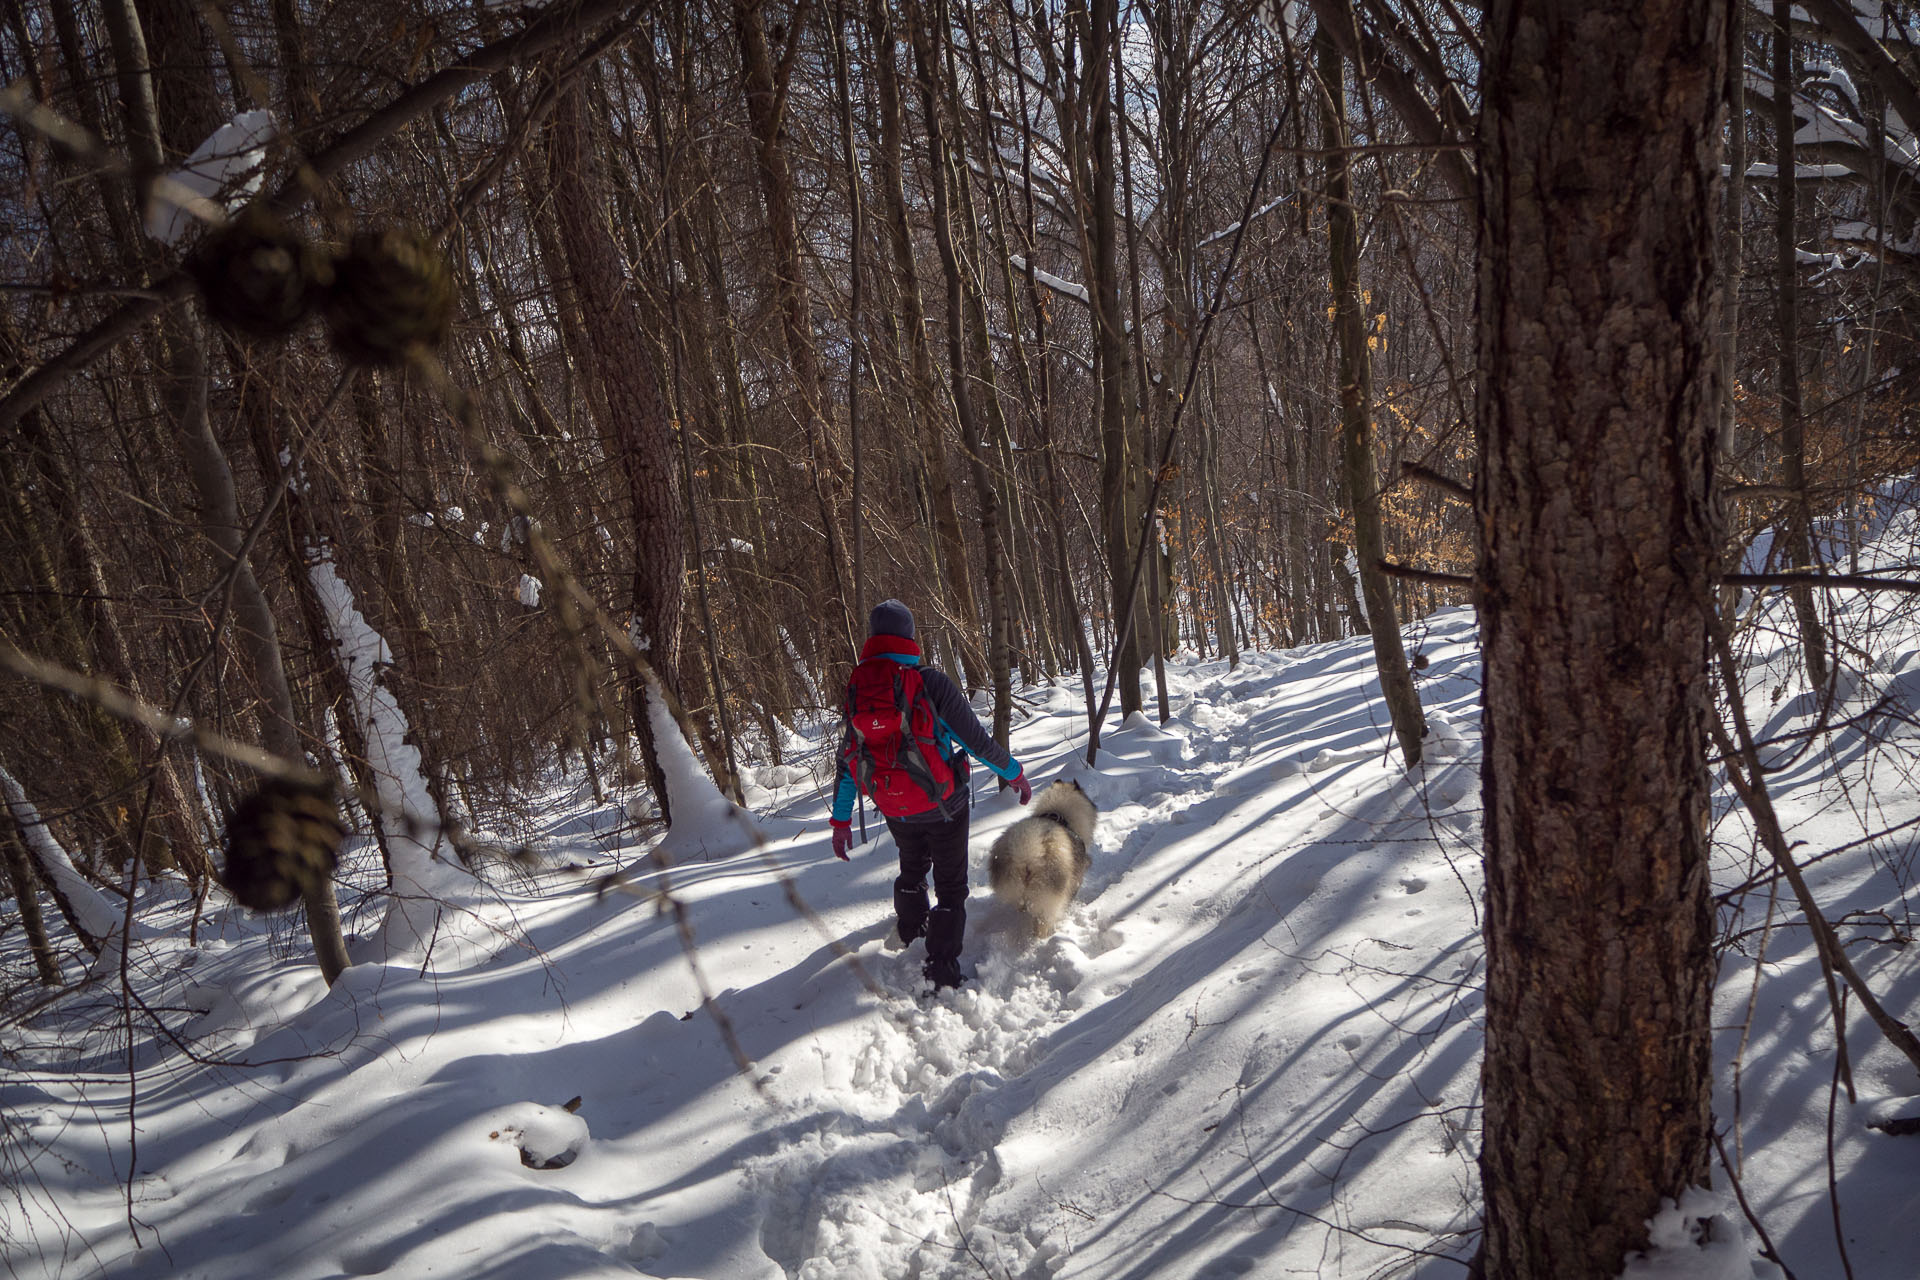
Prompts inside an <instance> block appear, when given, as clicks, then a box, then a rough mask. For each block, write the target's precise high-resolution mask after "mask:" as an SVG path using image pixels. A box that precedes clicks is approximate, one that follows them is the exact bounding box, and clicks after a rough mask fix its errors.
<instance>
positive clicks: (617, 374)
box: [550, 82, 696, 822]
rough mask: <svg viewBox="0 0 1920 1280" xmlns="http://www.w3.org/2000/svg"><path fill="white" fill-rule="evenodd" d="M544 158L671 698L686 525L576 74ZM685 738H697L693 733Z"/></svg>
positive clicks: (645, 622) (654, 771)
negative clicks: (606, 217)
mask: <svg viewBox="0 0 1920 1280" xmlns="http://www.w3.org/2000/svg"><path fill="white" fill-rule="evenodd" d="M551 161H552V167H551V170H550V176H551V179H552V183H553V197H554V213H555V215H556V220H557V221H558V223H559V227H560V236H561V239H562V240H563V241H564V242H565V244H566V254H567V265H568V268H569V270H570V271H571V273H572V281H573V291H574V296H575V298H576V299H577V301H578V303H579V306H580V319H581V325H582V328H583V329H584V331H585V336H586V339H587V349H586V351H585V352H584V353H583V354H584V355H585V357H586V359H585V362H584V363H585V364H586V366H587V368H588V369H589V371H590V374H591V376H592V378H593V380H594V381H595V382H597V383H598V384H599V386H600V389H601V396H600V402H601V403H602V404H603V405H604V406H605V413H606V414H607V417H606V418H605V419H603V420H602V422H601V423H600V429H601V436H602V439H603V441H604V447H605V448H606V450H607V453H608V456H609V457H611V458H613V459H615V460H617V462H618V464H619V466H620V469H621V472H622V474H623V475H624V477H625V480H626V485H627V499H628V507H629V518H630V519H631V521H632V527H633V541H634V564H633V618H634V641H635V643H636V644H638V645H639V646H640V648H641V649H642V650H643V651H644V652H645V653H646V654H647V660H648V662H649V663H651V664H652V666H653V669H654V673H655V674H656V675H657V676H658V677H659V678H660V679H661V680H662V681H663V682H665V683H666V684H667V687H668V691H669V692H670V693H673V694H675V695H676V696H677V694H678V690H677V689H676V688H675V687H674V686H675V684H676V683H677V675H678V672H679V670H680V630H681V628H680V623H681V612H682V608H683V605H684V603H685V599H684V597H685V587H684V582H685V566H684V563H683V554H682V548H683V546H684V544H685V539H686V530H685V528H684V520H683V515H682V511H681V503H680V490H679V485H678V484H677V482H676V480H675V466H674V457H675V454H674V444H673V428H672V425H671V424H670V423H669V422H668V421H667V410H666V402H665V401H664V400H663V399H662V397H661V394H660V379H659V376H658V374H657V373H656V371H655V367H654V366H655V364H656V360H655V358H654V355H653V353H652V352H650V351H649V350H648V343H647V341H646V339H645V337H644V336H643V335H642V333H641V330H640V320H639V317H638V316H637V315H636V314H635V313H634V304H633V299H632V298H631V297H630V296H629V295H628V293H627V285H626V280H627V268H626V265H625V263H624V262H623V261H622V255H621V251H620V246H619V244H618V243H617V242H616V241H615V240H614V239H613V237H612V235H611V234H610V233H609V232H608V230H607V228H606V224H605V222H604V220H603V219H604V212H603V211H604V210H605V209H606V207H607V203H608V192H609V189H610V188H609V184H608V182H607V180H606V177H605V174H604V171H603V170H602V168H601V162H600V158H599V149H598V148H597V147H595V146H594V144H593V140H592V137H591V135H590V130H589V127H588V121H587V115H586V95H585V93H584V92H583V89H582V86H581V85H580V84H579V83H578V82H576V83H575V84H574V85H573V86H571V87H570V88H568V89H566V90H564V91H563V92H562V96H561V99H560V101H559V103H558V104H557V105H556V106H555V107H554V116H553V150H552V155H551ZM629 691H630V700H631V702H632V704H633V707H634V715H633V721H634V735H635V737H636V738H638V740H639V742H640V752H641V756H642V758H643V759H644V760H645V762H646V768H647V777H648V781H649V783H650V784H651V785H652V787H653V793H654V798H655V799H656V800H657V801H658V802H659V805H660V813H661V816H662V817H664V818H666V819H667V820H668V821H669V822H671V821H672V815H671V814H670V813H669V811H668V807H667V787H666V777H665V775H664V774H663V773H662V772H661V768H660V760H659V751H658V748H657V747H656V745H655V743H654V739H653V725H652V719H651V717H650V716H649V715H648V713H647V709H646V708H647V703H648V701H649V699H650V698H651V697H652V694H651V693H650V692H649V690H648V688H647V683H646V681H645V680H643V679H641V678H639V677H638V676H637V675H636V676H634V677H633V678H632V679H631V680H630V683H629ZM670 705H671V704H670ZM688 741H689V743H692V742H694V741H696V739H695V738H694V736H693V735H692V734H691V733H689V735H688Z"/></svg>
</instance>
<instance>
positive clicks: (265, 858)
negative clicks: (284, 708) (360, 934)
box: [222, 778, 347, 911]
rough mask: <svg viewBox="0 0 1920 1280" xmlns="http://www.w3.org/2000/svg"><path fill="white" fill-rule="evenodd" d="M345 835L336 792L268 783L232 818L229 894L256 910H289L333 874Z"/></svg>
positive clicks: (229, 823)
mask: <svg viewBox="0 0 1920 1280" xmlns="http://www.w3.org/2000/svg"><path fill="white" fill-rule="evenodd" d="M346 834H347V828H346V824H345V823H344V822H342V821H341V819H340V807H339V805H338V804H336V803H335V801H334V797H333V793H332V791H331V790H329V789H328V788H325V787H319V786H313V785H310V784H306V783H299V782H289V781H284V780H280V779H272V778H269V779H268V780H267V781H265V782H262V783H261V784H260V788H259V790H257V791H255V792H254V793H253V794H252V795H250V796H248V797H247V798H246V799H244V800H242V801H241V802H240V804H239V807H238V808H236V809H235V810H234V811H233V816H232V817H230V818H228V819H227V870H226V875H225V876H223V877H222V879H223V880H224V882H225V884H226V886H227V892H229V893H231V894H232V895H233V897H234V900H235V901H236V902H238V903H239V904H240V905H241V906H243V907H247V908H249V909H251V910H254V911H276V910H278V909H280V908H281V907H285V906H290V905H292V904H293V903H294V902H296V901H298V900H299V899H300V897H301V895H302V894H304V893H305V892H306V891H307V890H309V889H313V888H318V887H319V886H320V885H321V884H324V883H325V882H326V881H327V879H328V878H329V877H331V876H332V875H333V869H334V867H335V866H337V865H338V864H339V861H340V842H341V841H342V840H343V839H345V837H346Z"/></svg>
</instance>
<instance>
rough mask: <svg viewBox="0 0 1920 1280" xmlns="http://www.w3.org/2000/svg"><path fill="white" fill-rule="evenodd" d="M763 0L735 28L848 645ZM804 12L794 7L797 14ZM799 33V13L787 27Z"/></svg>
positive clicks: (857, 630) (783, 68) (838, 473)
mask: <svg viewBox="0 0 1920 1280" xmlns="http://www.w3.org/2000/svg"><path fill="white" fill-rule="evenodd" d="M761 3H762V0H734V28H735V32H736V34H737V35H738V37H739V41H740V63H741V69H742V71H743V73H744V79H745V86H746V95H747V118H748V120H749V122H750V123H751V125H752V128H753V135H754V141H755V142H756V143H757V144H758V145H757V146H756V147H755V152H754V155H755V159H756V161H757V162H758V167H759V172H760V194H761V197H762V198H763V199H764V200H765V201H766V206H767V236H768V241H769V243H770V246H771V248H772V250H773V262H772V271H773V279H774V294H775V296H776V298H777V299H778V302H779V307H780V319H781V327H782V331H783V332H784V333H785V335H786V341H787V357H788V359H790V360H791V361H792V362H793V376H794V384H795V390H796V392H797V394H798V395H799V397H800V401H801V405H800V420H801V426H802V428H803V430H804V433H805V436H806V440H807V449H808V452H809V453H811V455H812V458H813V466H814V485H815V489H816V492H817V493H818V494H819V498H820V514H821V520H822V523H823V525H824V527H825V534H826V541H827V562H828V564H829V565H830V566H831V569H832V574H833V576H832V582H831V586H832V591H833V596H832V603H833V617H832V618H831V619H830V620H829V621H830V624H831V623H837V624H838V625H839V627H840V630H841V632H842V634H843V635H844V636H845V639H846V644H847V647H848V649H849V650H852V649H856V648H858V647H859V643H860V638H861V636H862V635H864V634H865V628H864V627H861V626H859V625H857V620H856V619H855V618H854V616H853V607H852V605H851V604H850V603H849V601H848V598H847V593H848V592H849V591H851V590H852V589H853V560H852V556H851V554H850V551H849V541H850V540H849V538H848V537H847V532H846V530H847V502H848V497H847V478H848V477H847V465H846V463H845V461H843V460H842V458H841V456H840V449H839V446H838V445H837V444H835V443H834V439H833V432H832V429H831V426H830V424H829V422H828V419H827V413H826V389H825V384H824V383H823V382H822V380H821V377H820V360H819V357H818V355H817V354H816V352H815V350H814V342H813V316H812V313H811V306H810V304H809V302H808V300H807V278H806V275H805V270H804V268H803V266H802V265H801V262H800V231H799V225H798V222H797V221H796V218H795V214H794V207H793V171H792V169H791V167H790V166H789V164H788V162H787V153H786V147H785V144H784V143H783V142H782V140H781V131H782V122H783V119H784V116H785V114H786V108H787V76H788V74H789V72H790V71H791V70H792V61H791V57H790V53H791V47H792V46H791V44H790V47H789V51H788V53H786V54H783V56H782V58H781V60H780V62H779V63H778V64H777V65H776V64H775V62H774V60H773V55H772V52H771V50H769V48H768V47H767V32H766V26H765V24H764V23H763V21H762V19H761V13H760V8H761ZM798 17H799V15H796V19H797V18H798ZM787 34H788V38H789V41H790V42H796V41H798V39H799V37H800V32H799V30H798V21H796V24H795V29H794V30H793V31H790V32H788V33H787Z"/></svg>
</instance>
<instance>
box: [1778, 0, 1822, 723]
mask: <svg viewBox="0 0 1920 1280" xmlns="http://www.w3.org/2000/svg"><path fill="white" fill-rule="evenodd" d="M1792 11H1793V7H1792V5H1791V4H1789V3H1788V0H1774V3H1773V22H1774V30H1773V134H1774V148H1775V149H1774V159H1775V161H1776V163H1777V178H1778V182H1777V184H1776V190H1777V196H1776V198H1775V202H1774V209H1775V213H1774V249H1775V253H1776V257H1775V259H1774V284H1775V288H1776V294H1775V297H1776V311H1775V316H1774V323H1775V326H1776V337H1777V339H1778V341H1779V343H1780V466H1781V476H1780V480H1781V483H1782V484H1784V485H1785V486H1786V489H1787V493H1788V497H1787V502H1786V511H1785V515H1784V518H1783V519H1782V520H1781V542H1782V543H1783V544H1784V548H1785V551H1786V558H1787V564H1786V566H1785V568H1786V569H1787V570H1788V571H1789V572H1793V573H1816V572H1818V571H1819V569H1820V564H1819V561H1818V557H1817V555H1816V553H1815V551H1814V547H1813V536H1812V525H1813V511H1812V508H1811V507H1810V506H1809V504H1808V502H1807V424H1806V420H1805V418H1804V417H1803V416H1802V405H1801V396H1800V264H1799V261H1798V257H1797V251H1798V249H1799V244H1798V242H1797V239H1796V228H1795V223H1796V222H1797V221H1798V219H1799V198H1798V197H1799V183H1798V180H1797V179H1796V177H1795V168H1794V155H1793V134H1794V120H1793V86H1794V85H1795V84H1796V83H1797V82H1796V81H1795V79H1794V66H1793V62H1794V59H1793V29H1792V25H1791V22H1790V18H1791V15H1792ZM1787 597H1788V599H1790V600H1791V601H1792V602H1793V616H1794V620H1795V622H1796V623H1798V625H1799V627H1800V651H1801V652H1802V653H1803V654H1804V655H1805V657H1806V663H1807V683H1808V684H1810V685H1812V686H1813V687H1814V688H1815V689H1821V688H1825V687H1826V683H1827V637H1826V632H1825V630H1824V629H1823V628H1822V627H1821V625H1820V611H1819V609H1818V608H1817V607H1816V606H1815V604H1814V599H1813V588H1812V587H1811V586H1809V585H1808V584H1807V583H1804V582H1801V583H1796V584H1795V585H1793V586H1791V587H1788V588H1787Z"/></svg>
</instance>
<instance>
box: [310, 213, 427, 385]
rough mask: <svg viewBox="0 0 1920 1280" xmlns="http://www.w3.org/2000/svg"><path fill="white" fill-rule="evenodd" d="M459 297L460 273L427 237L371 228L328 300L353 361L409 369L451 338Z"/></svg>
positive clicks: (334, 327)
mask: <svg viewBox="0 0 1920 1280" xmlns="http://www.w3.org/2000/svg"><path fill="white" fill-rule="evenodd" d="M453 299H454V292H453V271H452V269H451V268H450V267H448V265H447V260H446V258H445V257H444V256H442V254H441V253H440V250H439V249H438V248H437V247H436V246H435V245H434V243H433V241H432V240H431V239H430V238H429V237H428V236H427V235H426V234H425V233H423V232H420V231H416V230H412V229H409V228H405V227H387V228H385V229H383V230H379V231H363V232H361V233H360V234H359V235H357V236H355V237H354V238H353V243H352V244H351V245H349V246H348V248H347V252H346V254H345V255H344V256H343V257H341V258H340V259H339V260H338V262H337V263H336V264H335V269H334V284H333V292H332V294H331V295H329V297H328V299H327V326H328V330H329V332H330V333H331V335H332V337H333V345H334V349H335V350H336V351H338V352H339V353H340V355H341V358H342V359H344V360H346V361H347V362H348V363H350V364H366V365H377V366H385V367H392V366H396V365H402V364H405V363H406V362H407V360H408V358H409V357H410V356H411V355H412V354H413V353H414V352H415V351H416V350H419V349H431V348H433V347H437V346H439V345H440V344H441V343H442V342H444V341H445V340H446V337H447V332H448V330H449V329H451V328H452V326H453Z"/></svg>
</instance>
